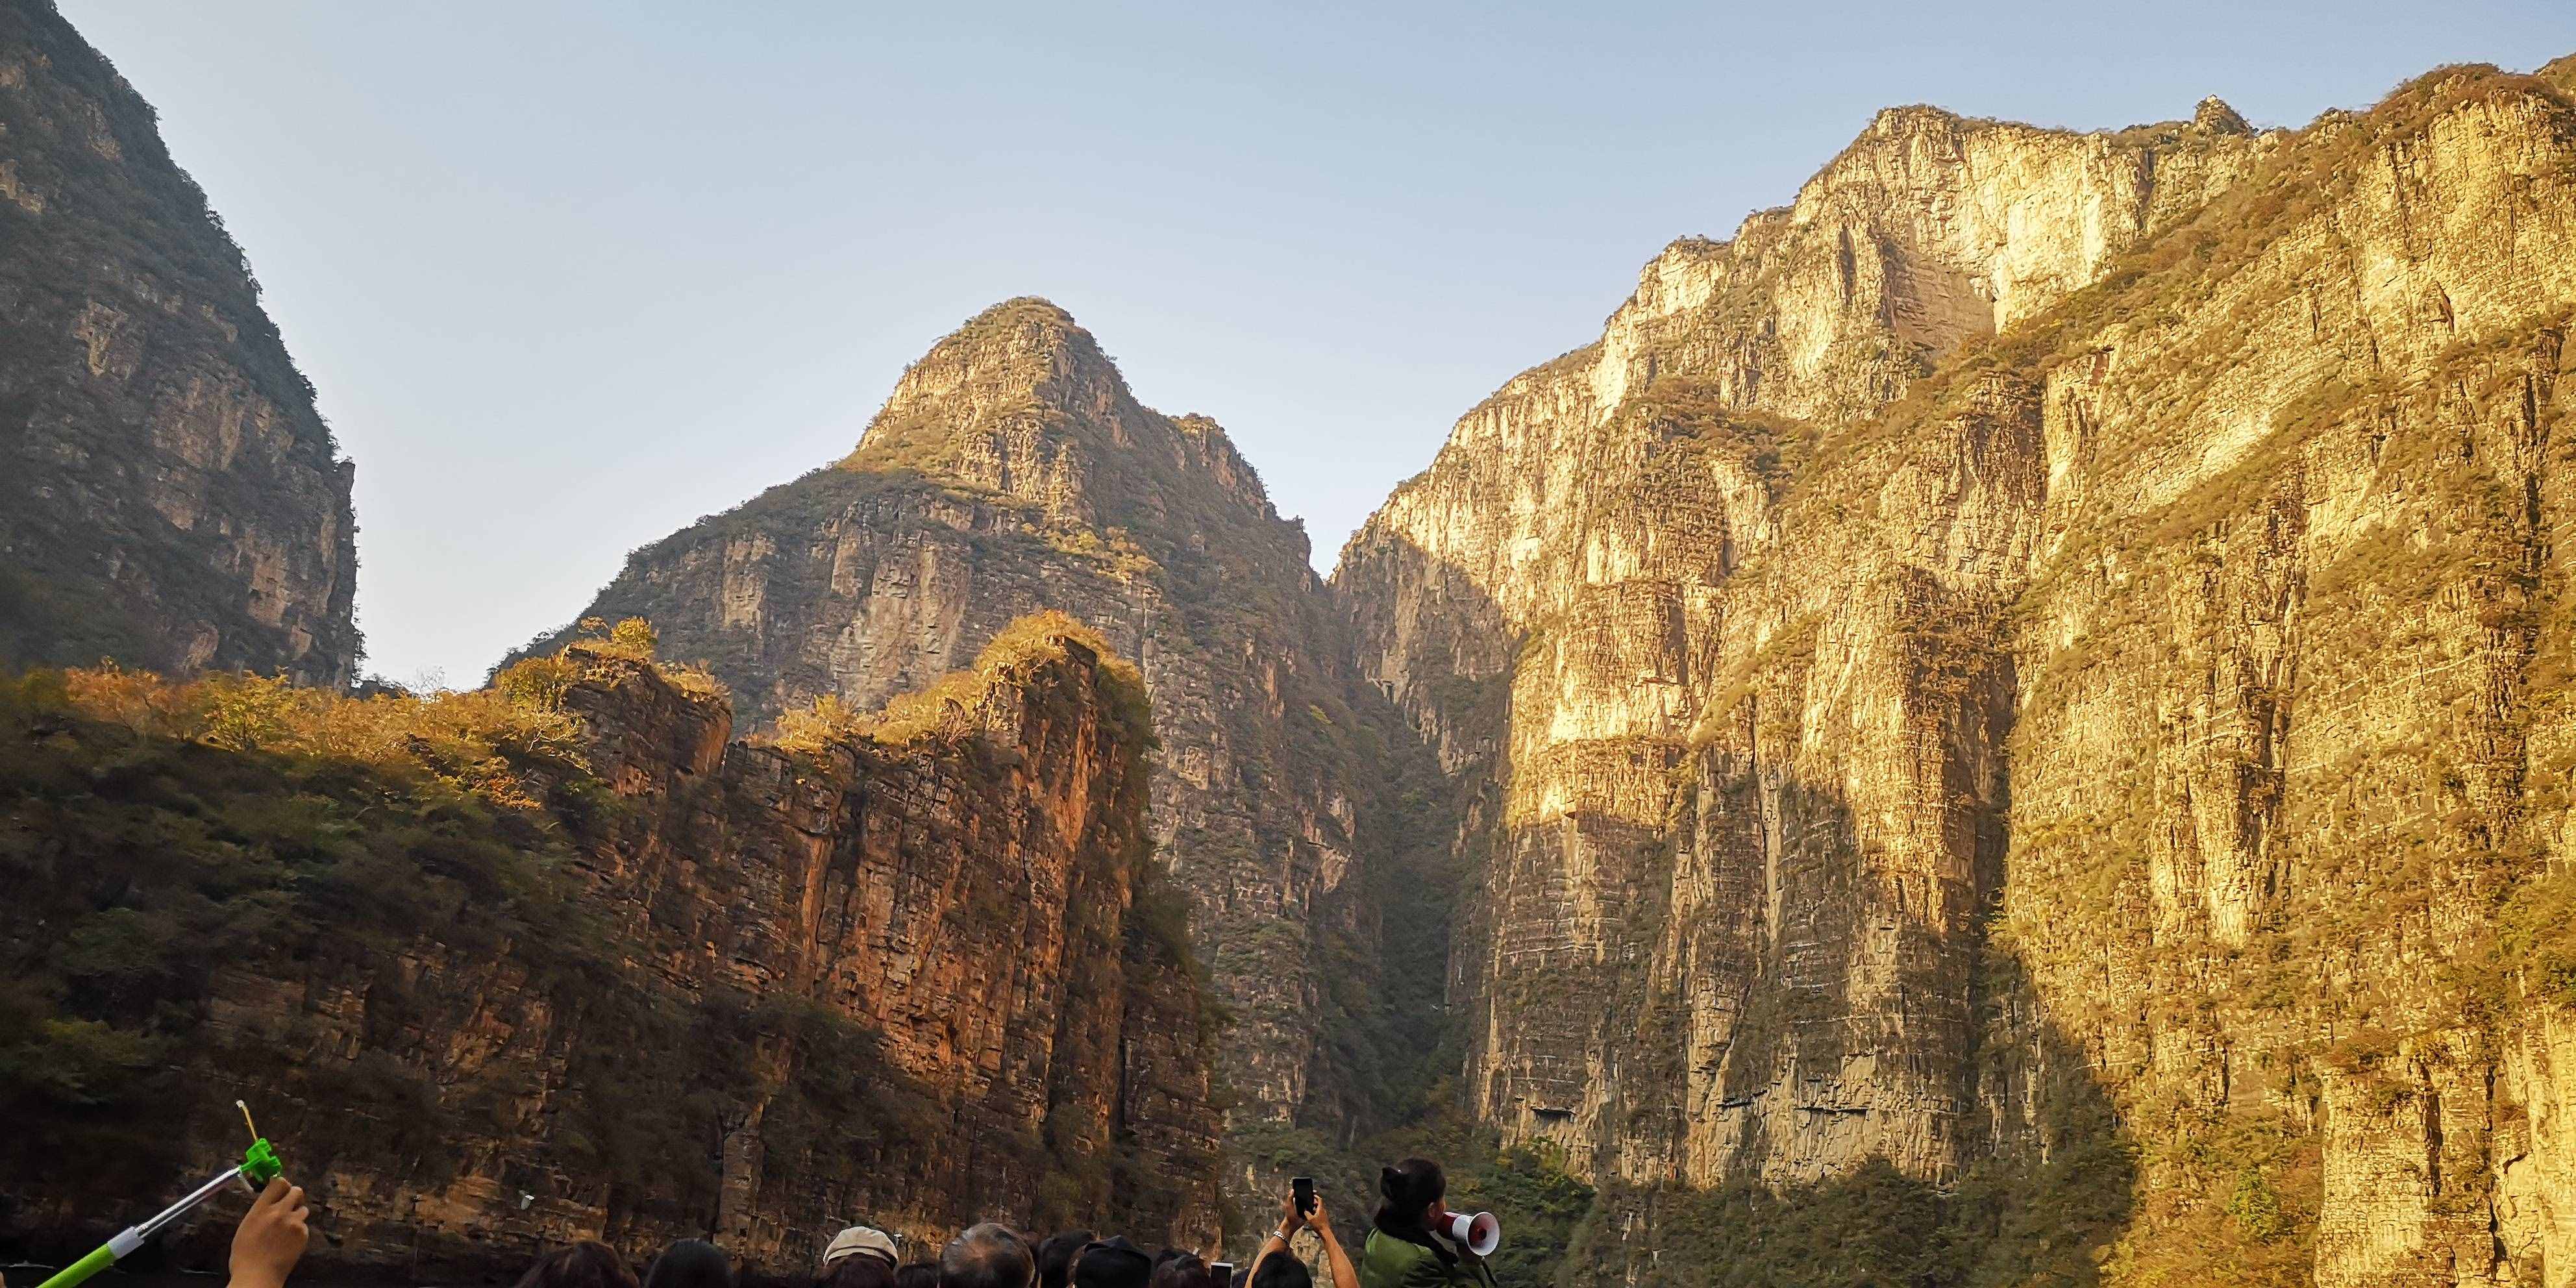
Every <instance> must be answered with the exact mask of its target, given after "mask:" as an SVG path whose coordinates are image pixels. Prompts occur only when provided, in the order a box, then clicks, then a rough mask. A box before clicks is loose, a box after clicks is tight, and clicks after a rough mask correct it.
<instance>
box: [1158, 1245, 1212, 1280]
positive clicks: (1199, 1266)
mask: <svg viewBox="0 0 2576 1288" xmlns="http://www.w3.org/2000/svg"><path fill="white" fill-rule="evenodd" d="M1163 1254H1164V1255H1160V1256H1157V1257H1155V1258H1154V1277H1153V1279H1152V1280H1150V1281H1149V1283H1150V1288H1207V1278H1208V1267H1207V1263H1206V1262H1204V1261H1201V1260H1199V1256H1198V1254H1197V1253H1195V1252H1183V1251H1181V1250H1180V1249H1178V1248H1165V1249H1163Z"/></svg>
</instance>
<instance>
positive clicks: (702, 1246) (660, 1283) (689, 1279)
mask: <svg viewBox="0 0 2576 1288" xmlns="http://www.w3.org/2000/svg"><path fill="white" fill-rule="evenodd" d="M644 1288H733V1265H732V1263H730V1262H728V1261H726V1260H725V1254H723V1253H721V1252H718V1251H716V1245H714V1244H712V1243H709V1242H707V1241H706V1240H704V1239H682V1240H680V1241H679V1242H677V1243H674V1244H672V1245H671V1246H670V1247H667V1248H664V1249H662V1255H661V1256H658V1257H655V1258H653V1265H652V1268H651V1269H648V1270H646V1271H645V1272H644Z"/></svg>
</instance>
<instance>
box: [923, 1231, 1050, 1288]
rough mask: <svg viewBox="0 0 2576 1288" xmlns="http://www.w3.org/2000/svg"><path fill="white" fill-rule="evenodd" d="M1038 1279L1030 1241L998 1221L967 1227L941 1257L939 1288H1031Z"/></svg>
mask: <svg viewBox="0 0 2576 1288" xmlns="http://www.w3.org/2000/svg"><path fill="white" fill-rule="evenodd" d="M1037 1277H1038V1267H1037V1259H1036V1258H1035V1257H1032V1256H1030V1255H1029V1245H1028V1241H1027V1240H1025V1239H1022V1238H1021V1237H1020V1233H1019V1231H1017V1230H1014V1229H1012V1228H1011V1227H1009V1226H1007V1225H1004V1224H1002V1223H1001V1222H999V1221H985V1222H982V1223H980V1224H977V1225H971V1226H968V1227H967V1228H966V1232H965V1233H964V1234H961V1235H958V1236H957V1237H956V1238H954V1239H951V1240H949V1241H948V1246H947V1247H946V1248H945V1249H942V1250H941V1252H940V1254H939V1288H1029V1284H1030V1282H1031V1281H1033V1280H1035V1279H1036V1278H1037Z"/></svg>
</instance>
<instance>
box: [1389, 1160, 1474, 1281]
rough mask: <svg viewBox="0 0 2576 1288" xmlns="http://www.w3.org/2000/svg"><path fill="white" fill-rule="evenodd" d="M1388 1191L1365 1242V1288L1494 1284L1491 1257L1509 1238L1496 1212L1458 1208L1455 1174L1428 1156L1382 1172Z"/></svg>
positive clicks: (1404, 1162) (1399, 1164)
mask: <svg viewBox="0 0 2576 1288" xmlns="http://www.w3.org/2000/svg"><path fill="white" fill-rule="evenodd" d="M1378 1192H1379V1193H1381V1194H1383V1195H1384V1196H1385V1202H1383V1203H1380V1204H1379V1205H1378V1209H1377V1217H1376V1219H1375V1220H1374V1221H1372V1222H1371V1223H1370V1228H1369V1232H1368V1241H1367V1242H1366V1243H1365V1244H1363V1245H1361V1247H1360V1267H1359V1270H1360V1288H1465V1286H1468V1285H1475V1284H1478V1283H1479V1282H1481V1283H1482V1284H1484V1285H1485V1286H1486V1288H1491V1285H1492V1284H1493V1281H1494V1280H1493V1275H1492V1273H1491V1272H1490V1271H1488V1270H1486V1268H1485V1258H1486V1257H1487V1256H1489V1255H1491V1254H1492V1253H1493V1251H1494V1249H1496V1248H1498V1247H1501V1246H1502V1242H1503V1234H1502V1227H1501V1226H1500V1225H1498V1224H1497V1223H1496V1222H1495V1220H1494V1214H1493V1213H1491V1212H1478V1213H1474V1214H1472V1215H1470V1214H1468V1213H1464V1212H1452V1211H1450V1210H1449V1208H1448V1206H1447V1205H1446V1204H1445V1203H1443V1202H1442V1200H1443V1199H1445V1198H1447V1197H1448V1193H1449V1178H1448V1177H1446V1176H1444V1175H1442V1173H1441V1171H1440V1165H1439V1164H1438V1163H1435V1162H1432V1161H1431V1160H1430V1159H1427V1158H1408V1159H1406V1160H1404V1161H1403V1162H1401V1163H1398V1164H1396V1165H1395V1166H1393V1167H1390V1168H1387V1169H1385V1170H1384V1171H1382V1172H1380V1173H1378Z"/></svg>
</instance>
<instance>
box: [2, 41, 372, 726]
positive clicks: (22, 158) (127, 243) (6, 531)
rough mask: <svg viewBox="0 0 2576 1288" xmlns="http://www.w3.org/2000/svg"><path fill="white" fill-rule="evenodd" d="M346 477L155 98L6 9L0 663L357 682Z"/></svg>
mask: <svg viewBox="0 0 2576 1288" xmlns="http://www.w3.org/2000/svg"><path fill="white" fill-rule="evenodd" d="M351 470H352V467H351V466H350V464H349V462H347V461H346V460H343V459H341V458H340V457H339V455H338V452H337V449H336V448H335V447H334V446H333V444H332V441H331V432H330V430H329V428H328V427H326V426H325V425H324V424H323V423H322V419H321V417H320V416H319V415H318V414H316V413H315V411H314V407H313V389H312V386H310V385H309V384H307V383H306V382H305V380H304V377H303V375H302V374H301V373H299V372H298V371H297V370H296V369H295V364H294V363H293V362H292V361H291V360H290V359H289V358H288V357H287V354H286V349H285V347H284V346H283V345H282V344H281V343H280V342H279V340H278V335H277V328H276V327H275V326H274V325H272V324H271V323H270V321H269V319H268V316H267V315H266V314H265V313H263V312H262V311H261V309H260V304H259V291H258V287H257V285H256V284H255V283H254V282H253V281H252V280H251V276H250V269H249V266H248V265H247V263H246V262H245V261H244V260H243V258H242V253H241V250H240V248H239V247H237V246H235V245H234V244H233V241H232V238H231V237H229V236H227V235H226V234H225V232H224V228H223V224H222V222H221V221H220V220H218V219H217V218H216V217H215V215H214V213H213V212H212V211H210V210H209V209H208V208H207V206H206V199H205V195H204V194H203V193H202V192H200V191H198V189H197V185H196V184H195V183H194V182H192V181H191V180H190V179H189V178H188V176H187V175H186V174H184V173H182V172H181V171H180V170H179V168H178V167H177V166H176V165H174V164H173V163H172V162H171V160H170V156H169V153H168V152H167V151H166V150H164V149H163V147H162V145H161V138H160V133H159V131H158V130H157V128H156V127H155V125H154V121H153V114H152V109H151V107H150V106H149V105H148V104H146V103H145V102H144V101H143V100H142V99H141V98H140V97H139V96H137V95H136V94H135V92H134V90H133V88H132V87H131V86H129V85H127V84H126V83H125V80H124V78H123V77H120V76H118V75H117V74H116V70H115V69H114V68H112V67H110V66H109V65H108V64H107V60H105V59H104V58H101V57H100V56H99V55H98V53H97V51H95V50H93V49H91V48H90V47H89V46H88V45H87V44H85V43H83V42H82V40H81V38H80V36H79V34H78V33H76V32H74V31H73V30H72V29H71V27H70V25H69V24H68V23H66V22H64V21H63V19H62V17H61V16H60V15H59V14H57V13H56V12H55V11H54V8H53V6H52V5H51V4H50V3H48V2H47V0H8V3H4V4H0V660H16V661H21V662H26V661H50V662H65V663H84V664H85V663H90V662H95V661H97V660H98V659H99V658H101V657H103V656H114V657H117V658H119V659H121V660H124V661H126V662H128V663H136V664H141V665H147V666H155V667H161V668H164V669H175V670H193V669H196V668H198V667H247V668H252V669H256V670H259V671H262V672H268V673H275V672H283V673H286V674H289V675H292V676H294V677H296V678H297V679H299V680H302V681H305V682H309V683H315V684H332V685H337V684H345V683H347V682H348V681H350V680H351V679H352V678H354V672H355V669H356V666H357V660H358V651H359V648H358V631H357V628H356V626H355V625H354V624H353V622H352V619H351V605H352V602H353V597H354V595H355V591H356V586H357V555H356V551H355V547H354V544H353V542H354V539H355V535H356V530H357V529H356V524H355V522H354V520H353V519H352V517H351V515H350V509H349V487H350V479H351Z"/></svg>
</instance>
